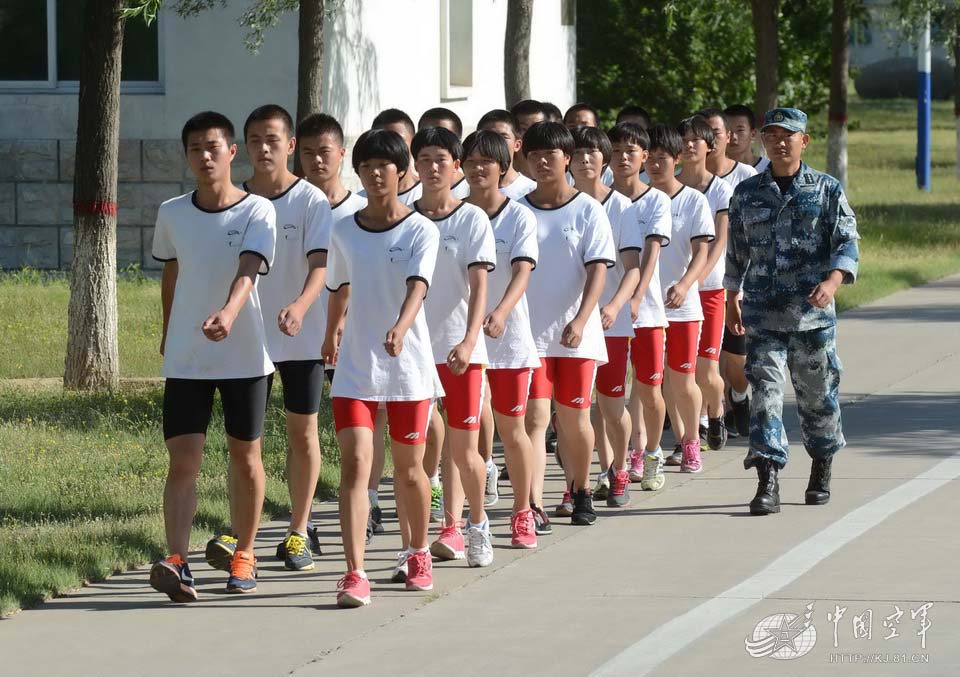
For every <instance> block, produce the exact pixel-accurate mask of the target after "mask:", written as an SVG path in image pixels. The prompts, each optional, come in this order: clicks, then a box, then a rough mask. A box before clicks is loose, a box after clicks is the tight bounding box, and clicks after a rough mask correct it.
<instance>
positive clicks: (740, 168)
mask: <svg viewBox="0 0 960 677" xmlns="http://www.w3.org/2000/svg"><path fill="white" fill-rule="evenodd" d="M756 175H757V170H756V169H754V168H753V167H751V166H750V165H748V164H744V163H743V162H737V163H736V164H735V165H734V166H733V169H731V170H730V171H729V172H727V173H726V174H724V175H723V176H721V177H720V178H721V179H723V180H724V181H726V182H727V183H729V184H730V187H731V188H736V187H737V186H738V185H739V184H740V182H741V181H743V180H744V179H749V178H750V177H751V176H756Z"/></svg>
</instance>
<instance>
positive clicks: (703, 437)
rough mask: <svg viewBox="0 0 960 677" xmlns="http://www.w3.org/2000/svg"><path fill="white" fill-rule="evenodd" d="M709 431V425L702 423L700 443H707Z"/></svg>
mask: <svg viewBox="0 0 960 677" xmlns="http://www.w3.org/2000/svg"><path fill="white" fill-rule="evenodd" d="M708 433H709V429H708V428H707V426H705V425H703V424H700V444H701V445H703V446H705V445H706V444H707V435H708Z"/></svg>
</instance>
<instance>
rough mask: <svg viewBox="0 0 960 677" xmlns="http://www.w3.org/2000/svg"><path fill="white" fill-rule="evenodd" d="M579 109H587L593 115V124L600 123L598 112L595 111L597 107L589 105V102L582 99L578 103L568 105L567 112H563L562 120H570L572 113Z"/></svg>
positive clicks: (579, 110) (577, 111)
mask: <svg viewBox="0 0 960 677" xmlns="http://www.w3.org/2000/svg"><path fill="white" fill-rule="evenodd" d="M581 111H587V112H588V113H590V114H591V115H592V116H593V124H594V125H595V126H596V125H599V124H600V114H599V113H597V109H596V108H594V107H593V106H591V105H590V104H589V103H585V102H583V101H581V102H579V103H575V104H573V105H572V106H570V107H569V108H568V109H567V112H566V113H564V114H563V121H564V122H569V121H570V120H572V119H573V116H574V115H576V114H577V113H579V112H581Z"/></svg>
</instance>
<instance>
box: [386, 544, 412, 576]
mask: <svg viewBox="0 0 960 677" xmlns="http://www.w3.org/2000/svg"><path fill="white" fill-rule="evenodd" d="M409 554H410V553H408V552H407V551H406V550H402V551H400V552H398V553H397V563H396V564H395V565H394V566H393V575H392V576H390V580H391V581H392V582H394V583H406V582H407V557H408V556H409Z"/></svg>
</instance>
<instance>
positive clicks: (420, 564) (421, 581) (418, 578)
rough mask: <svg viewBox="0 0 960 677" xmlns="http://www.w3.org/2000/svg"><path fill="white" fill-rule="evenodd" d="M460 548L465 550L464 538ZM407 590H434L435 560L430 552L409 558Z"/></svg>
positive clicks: (461, 539)
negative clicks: (431, 557)
mask: <svg viewBox="0 0 960 677" xmlns="http://www.w3.org/2000/svg"><path fill="white" fill-rule="evenodd" d="M460 547H461V548H463V536H461V537H460ZM461 552H463V551H462V550H461ZM407 590H433V560H432V559H430V553H429V552H425V551H422V550H418V551H416V552H412V553H410V556H409V557H407Z"/></svg>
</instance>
